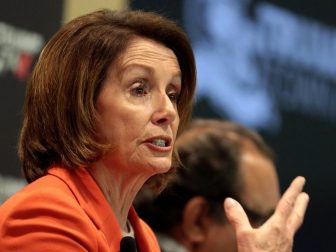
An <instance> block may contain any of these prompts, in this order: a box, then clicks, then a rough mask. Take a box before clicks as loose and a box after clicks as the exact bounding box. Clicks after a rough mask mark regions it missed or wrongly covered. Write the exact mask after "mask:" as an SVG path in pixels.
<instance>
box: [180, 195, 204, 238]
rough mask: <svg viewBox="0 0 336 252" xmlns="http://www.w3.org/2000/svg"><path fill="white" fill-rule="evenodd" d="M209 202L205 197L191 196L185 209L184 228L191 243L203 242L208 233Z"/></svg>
mask: <svg viewBox="0 0 336 252" xmlns="http://www.w3.org/2000/svg"><path fill="white" fill-rule="evenodd" d="M207 214H208V203H207V200H206V199H205V198H204V197H201V196H197V197H193V198H191V199H190V200H189V201H188V202H187V204H186V205H185V207H184V209H183V215H182V217H183V219H182V230H183V232H184V234H185V237H186V239H188V242H189V243H200V242H203V241H204V240H205V239H206V237H207V235H206V232H207V223H208V221H207V218H208V217H207Z"/></svg>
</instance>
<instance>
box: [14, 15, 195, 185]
mask: <svg viewBox="0 0 336 252" xmlns="http://www.w3.org/2000/svg"><path fill="white" fill-rule="evenodd" d="M135 36H140V37H146V38H150V39H153V40H155V41H157V42H159V43H161V44H163V45H165V46H166V47H168V48H170V49H172V50H173V51H174V53H175V55H176V57H177V59H178V62H179V65H180V68H181V72H182V91H181V98H180V100H179V103H178V112H179V116H180V128H179V131H181V129H182V128H183V127H184V126H185V124H186V123H187V122H188V120H189V117H190V114H191V107H192V98H193V94H194V89H195V79H196V68H195V60H194V55H193V52H192V48H191V45H190V42H189V41H188V39H187V36H186V35H185V33H184V32H183V31H182V30H181V28H179V27H178V26H177V25H176V24H175V23H174V22H173V21H171V20H168V19H166V18H164V17H162V16H160V15H157V14H154V13H150V12H143V11H111V10H100V11H96V12H92V13H89V14H86V15H83V16H81V17H78V18H76V19H74V20H72V21H71V22H69V23H68V24H66V25H64V26H63V27H62V28H61V29H60V30H59V31H58V32H57V33H56V34H55V35H54V36H53V37H52V38H51V40H50V41H49V42H48V43H47V45H46V47H45V48H44V49H43V51H42V53H41V55H40V57H39V60H38V62H37V64H36V66H35V69H34V71H33V74H32V77H31V79H30V81H29V83H28V85H27V90H26V97H25V103H24V115H23V116H24V117H23V126H22V129H21V134H20V140H19V157H20V159H21V161H22V165H23V171H24V175H25V177H26V179H27V181H28V182H32V181H34V180H36V179H37V178H39V177H41V176H43V175H44V174H45V171H46V170H47V169H48V167H49V166H50V165H53V164H61V165H64V166H65V167H67V168H69V169H70V168H76V167H78V166H87V165H89V164H90V163H92V162H94V161H97V160H98V159H99V158H101V157H102V155H103V154H104V153H105V151H106V150H107V148H108V146H106V144H104V143H101V142H99V141H98V140H97V139H98V138H97V133H96V127H95V122H96V120H95V118H96V116H97V114H96V113H97V112H96V109H95V103H96V99H97V96H98V94H99V92H100V89H101V85H102V83H103V81H104V79H105V78H106V74H107V70H108V68H109V67H110V66H111V64H117V63H116V61H117V58H118V57H120V55H121V54H122V53H123V52H124V51H125V50H126V48H127V46H128V44H129V42H130V41H131V40H132V38H134V37H135ZM174 158H175V159H176V157H174Z"/></svg>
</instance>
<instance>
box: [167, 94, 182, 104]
mask: <svg viewBox="0 0 336 252" xmlns="http://www.w3.org/2000/svg"><path fill="white" fill-rule="evenodd" d="M168 97H169V99H170V100H171V101H172V102H174V103H178V101H179V98H180V95H179V94H178V93H170V94H168Z"/></svg>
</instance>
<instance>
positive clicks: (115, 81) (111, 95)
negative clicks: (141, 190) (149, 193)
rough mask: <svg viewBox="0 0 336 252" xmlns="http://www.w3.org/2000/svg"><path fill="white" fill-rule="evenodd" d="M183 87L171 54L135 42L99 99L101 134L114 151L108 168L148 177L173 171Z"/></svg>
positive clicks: (150, 42)
mask: <svg viewBox="0 0 336 252" xmlns="http://www.w3.org/2000/svg"><path fill="white" fill-rule="evenodd" d="M181 85H182V83H181V70H180V67H179V64H178V61H177V58H176V56H175V54H174V52H173V51H172V50H170V49H169V48H167V47H165V46H163V45H161V44H159V43H157V42H155V41H153V40H150V39H146V38H141V37H137V38H135V39H133V40H132V41H131V43H130V45H129V46H128V48H127V49H126V51H125V53H124V54H123V55H122V57H121V59H120V60H119V61H118V62H117V63H116V64H113V65H112V66H111V67H110V70H109V72H108V74H107V78H106V80H105V81H104V83H103V86H102V90H101V92H100V94H99V96H98V99H97V104H96V106H97V111H98V114H99V119H98V130H99V131H100V135H101V137H102V138H103V140H104V141H107V142H108V143H111V144H112V145H113V147H114V148H113V149H112V150H111V151H110V152H109V153H107V155H106V156H105V157H104V159H103V162H104V163H105V165H107V166H108V167H111V168H113V169H123V170H124V171H125V169H126V170H128V171H130V172H132V173H137V172H138V173H142V174H146V175H153V174H156V173H162V172H166V171H168V170H169V169H170V167H171V162H172V153H173V145H174V142H175V138H176V133H177V129H178V125H179V115H178V112H177V101H178V98H179V94H180V91H181Z"/></svg>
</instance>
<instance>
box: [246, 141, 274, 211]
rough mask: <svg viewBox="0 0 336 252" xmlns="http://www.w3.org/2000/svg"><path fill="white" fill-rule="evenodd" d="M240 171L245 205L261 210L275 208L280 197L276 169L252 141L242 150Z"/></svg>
mask: <svg viewBox="0 0 336 252" xmlns="http://www.w3.org/2000/svg"><path fill="white" fill-rule="evenodd" d="M240 172H241V174H242V179H243V183H244V190H243V193H242V195H241V197H242V200H243V201H244V203H245V205H246V206H248V207H249V208H250V209H253V210H257V211H259V212H267V211H269V210H272V209H274V208H275V206H276V204H277V202H278V200H279V197H280V196H279V195H280V192H279V184H278V178H277V174H276V169H275V166H274V163H273V162H272V161H271V160H270V159H269V158H267V157H266V156H265V155H263V154H262V153H261V152H260V151H259V150H258V149H257V148H256V147H255V146H254V145H253V144H252V143H248V144H247V143H245V144H244V147H243V148H242V150H241V160H240Z"/></svg>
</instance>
